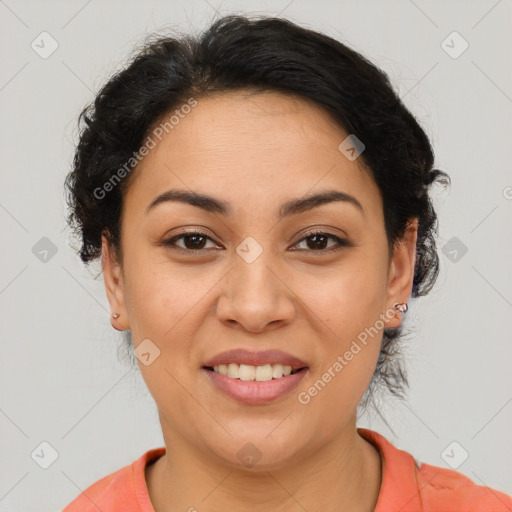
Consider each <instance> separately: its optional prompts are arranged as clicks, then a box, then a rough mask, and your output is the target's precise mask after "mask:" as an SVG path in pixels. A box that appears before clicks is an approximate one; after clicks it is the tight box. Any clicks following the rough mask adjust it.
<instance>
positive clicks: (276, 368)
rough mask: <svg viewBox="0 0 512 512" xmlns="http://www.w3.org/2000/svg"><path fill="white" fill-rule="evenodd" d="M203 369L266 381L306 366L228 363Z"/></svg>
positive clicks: (291, 373)
mask: <svg viewBox="0 0 512 512" xmlns="http://www.w3.org/2000/svg"><path fill="white" fill-rule="evenodd" d="M203 369H205V370H208V371H210V372H213V373H217V374H219V375H224V376H226V377H228V378H230V379H235V380H241V381H256V382H268V381H270V380H276V379H283V378H285V377H288V376H289V375H295V374H296V373H298V372H300V371H302V370H306V369H307V366H302V367H298V368H294V367H292V366H291V365H283V364H280V363H275V364H264V365H259V366H254V365H249V364H237V363H228V364H218V365H214V366H203Z"/></svg>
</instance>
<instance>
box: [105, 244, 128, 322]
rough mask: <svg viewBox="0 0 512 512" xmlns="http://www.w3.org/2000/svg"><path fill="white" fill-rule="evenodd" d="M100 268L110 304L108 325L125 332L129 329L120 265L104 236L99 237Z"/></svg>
mask: <svg viewBox="0 0 512 512" xmlns="http://www.w3.org/2000/svg"><path fill="white" fill-rule="evenodd" d="M101 267H102V269H103V279H104V281H105V291H106V292H107V299H108V302H109V304H110V311H111V314H110V323H111V325H112V327H113V328H114V329H116V330H118V331H126V330H128V329H129V328H130V322H129V319H128V315H127V312H126V302H125V291H124V280H123V271H122V265H121V263H120V262H119V261H118V259H117V254H116V251H115V250H114V248H113V247H112V246H111V244H110V242H109V240H108V238H107V237H106V236H105V235H104V234H103V235H102V236H101ZM114 313H118V314H119V316H118V317H117V318H113V317H112V314H114Z"/></svg>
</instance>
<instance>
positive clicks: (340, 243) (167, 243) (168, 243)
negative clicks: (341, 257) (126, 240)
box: [162, 231, 352, 255]
mask: <svg viewBox="0 0 512 512" xmlns="http://www.w3.org/2000/svg"><path fill="white" fill-rule="evenodd" d="M188 236H201V237H204V238H207V239H209V240H211V241H212V242H214V241H213V240H212V239H211V238H210V237H209V236H208V235H206V234H205V233H202V232H200V231H187V232H185V233H181V234H179V235H176V236H173V237H172V238H169V239H168V240H164V241H163V242H162V245H164V246H166V247H169V248H170V249H173V250H179V251H182V252H186V253H188V254H197V255H199V254H202V253H204V252H205V251H208V249H197V250H195V249H184V248H183V247H178V246H176V245H175V243H176V241H177V240H179V239H181V238H184V237H188ZM314 236H325V237H327V238H328V239H330V240H334V241H335V242H336V243H337V244H338V245H337V246H334V247H330V248H328V249H320V250H318V251H315V250H312V249H298V250H305V251H306V252H312V253H320V254H326V253H328V252H336V251H340V250H341V249H344V248H345V247H351V246H352V244H351V243H350V242H349V241H348V240H345V239H343V238H340V237H338V236H336V235H333V234H331V233H326V232H324V231H311V232H309V233H307V234H306V236H304V237H302V238H301V239H300V240H299V241H298V242H297V243H296V244H295V245H298V244H300V243H301V242H304V241H305V240H307V239H308V238H311V237H314ZM214 243H215V242H214Z"/></svg>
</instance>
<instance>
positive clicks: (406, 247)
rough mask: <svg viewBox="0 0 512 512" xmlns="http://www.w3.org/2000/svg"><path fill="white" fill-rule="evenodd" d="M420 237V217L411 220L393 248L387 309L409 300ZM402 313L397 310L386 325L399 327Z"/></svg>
mask: <svg viewBox="0 0 512 512" xmlns="http://www.w3.org/2000/svg"><path fill="white" fill-rule="evenodd" d="M417 239H418V218H417V217H413V218H411V219H410V220H409V222H408V224H407V227H406V229H405V232H404V236H403V238H402V239H401V240H400V241H399V243H398V244H397V245H396V246H395V248H394V249H393V256H392V259H391V264H390V271H389V282H388V296H387V302H386V306H387V309H390V308H393V305H394V304H396V303H402V302H407V301H408V300H409V298H410V295H411V290H412V284H413V281H414V267H415V264H416V242H417ZM401 315H402V313H400V312H399V311H396V313H395V316H394V317H393V318H392V319H390V320H389V321H388V322H386V327H398V326H399V325H400V323H401V318H402V317H401Z"/></svg>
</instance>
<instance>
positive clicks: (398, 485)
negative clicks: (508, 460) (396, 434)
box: [357, 428, 512, 512]
mask: <svg viewBox="0 0 512 512" xmlns="http://www.w3.org/2000/svg"><path fill="white" fill-rule="evenodd" d="M357 430H358V433H359V434H360V435H361V436H362V437H363V438H364V439H366V440H367V441H369V442H371V443H372V444H373V445H374V446H375V447H376V448H377V449H378V450H379V452H380V455H381V460H382V463H383V471H382V484H381V489H380V493H379V499H378V502H377V507H376V509H375V512H389V510H395V509H396V510H400V511H401V512H512V498H511V497H510V496H508V495H507V494H505V493H503V492H501V491H498V490H496V489H492V488H490V487H487V486H485V485H478V484H477V483H475V482H474V481H473V480H471V479H470V478H468V477H467V476H465V475H464V474H462V473H459V472H458V471H454V470H452V469H447V468H442V467H438V466H433V465H430V464H426V463H421V462H419V461H417V460H416V459H415V458H414V457H413V456H412V455H411V454H410V453H408V452H406V451H404V450H400V449H398V448H396V447H395V446H393V445H392V444H391V443H390V442H389V441H388V440H387V439H386V438H385V437H383V436H382V435H380V434H378V433H377V432H374V431H372V430H368V429H362V428H359V429H357Z"/></svg>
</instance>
